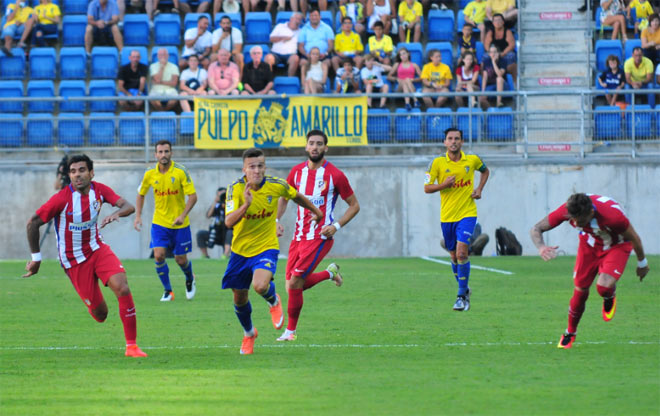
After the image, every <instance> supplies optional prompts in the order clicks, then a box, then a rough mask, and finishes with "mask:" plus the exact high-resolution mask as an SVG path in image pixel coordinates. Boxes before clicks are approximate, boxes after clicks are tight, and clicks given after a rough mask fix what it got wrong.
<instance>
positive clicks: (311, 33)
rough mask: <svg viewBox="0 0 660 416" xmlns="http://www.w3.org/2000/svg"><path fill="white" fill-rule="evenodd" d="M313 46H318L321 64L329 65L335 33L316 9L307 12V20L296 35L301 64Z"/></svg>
mask: <svg viewBox="0 0 660 416" xmlns="http://www.w3.org/2000/svg"><path fill="white" fill-rule="evenodd" d="M319 3H320V1H319ZM313 47H317V48H319V52H320V53H321V62H322V63H323V65H329V64H330V57H331V56H332V52H333V50H334V47H335V34H334V32H333V31H332V28H331V27H330V26H328V25H327V24H326V23H325V22H323V21H322V20H321V13H320V12H319V11H318V10H316V9H313V10H312V11H311V12H309V22H308V23H307V24H306V25H305V26H303V28H302V29H301V30H300V34H299V35H298V54H299V55H300V59H301V64H303V63H304V61H306V60H308V59H309V51H310V50H312V48H313Z"/></svg>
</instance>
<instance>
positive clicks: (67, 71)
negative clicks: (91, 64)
mask: <svg viewBox="0 0 660 416" xmlns="http://www.w3.org/2000/svg"><path fill="white" fill-rule="evenodd" d="M60 78H62V79H85V78H87V53H86V52H85V48H80V47H75V48H62V49H60Z"/></svg>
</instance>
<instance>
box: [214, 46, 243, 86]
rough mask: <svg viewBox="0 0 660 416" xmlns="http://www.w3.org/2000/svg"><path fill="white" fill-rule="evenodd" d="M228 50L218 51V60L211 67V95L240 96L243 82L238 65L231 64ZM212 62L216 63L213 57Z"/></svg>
mask: <svg viewBox="0 0 660 416" xmlns="http://www.w3.org/2000/svg"><path fill="white" fill-rule="evenodd" d="M230 56H231V54H230V53H229V51H228V50H227V49H220V50H219V51H218V60H217V61H215V62H213V63H212V64H211V65H209V71H208V73H209V74H208V76H209V95H238V94H239V92H238V88H237V87H238V83H239V82H240V81H241V78H240V73H239V70H238V65H236V64H235V63H233V62H231V61H230V60H229V57H230ZM211 61H214V59H213V57H211Z"/></svg>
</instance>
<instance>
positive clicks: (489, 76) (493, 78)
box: [479, 44, 506, 110]
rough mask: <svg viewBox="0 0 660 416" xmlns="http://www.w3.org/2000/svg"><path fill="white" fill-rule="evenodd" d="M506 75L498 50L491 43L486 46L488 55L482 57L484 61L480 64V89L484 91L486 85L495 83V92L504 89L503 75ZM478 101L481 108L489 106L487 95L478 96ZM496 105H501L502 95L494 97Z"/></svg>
mask: <svg viewBox="0 0 660 416" xmlns="http://www.w3.org/2000/svg"><path fill="white" fill-rule="evenodd" d="M505 76H506V68H505V67H504V65H503V63H502V59H501V58H500V50H499V48H498V47H497V46H496V45H495V44H492V45H490V47H489V48H488V56H486V57H484V61H483V63H482V65H481V91H482V92H485V91H486V87H487V86H488V85H492V84H495V85H496V90H497V92H502V91H504V83H505V82H506V81H505V79H504V77H505ZM479 102H480V103H481V106H482V107H483V109H484V110H485V109H487V108H488V107H489V104H488V97H486V96H485V95H482V96H481V97H479ZM495 103H496V105H497V107H498V108H499V107H502V106H503V105H504V104H502V96H501V95H498V96H497V98H496V99H495Z"/></svg>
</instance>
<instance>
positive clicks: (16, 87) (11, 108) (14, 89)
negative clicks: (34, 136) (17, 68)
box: [0, 81, 23, 114]
mask: <svg viewBox="0 0 660 416" xmlns="http://www.w3.org/2000/svg"><path fill="white" fill-rule="evenodd" d="M22 96H23V82H22V81H0V114H3V113H23V103H22V102H20V101H14V102H10V101H4V100H3V98H8V97H22Z"/></svg>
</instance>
